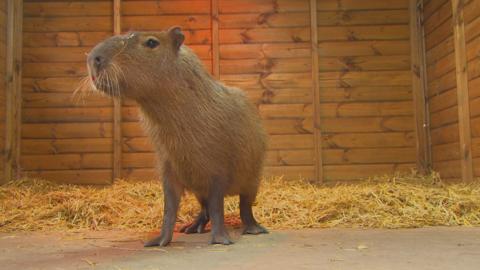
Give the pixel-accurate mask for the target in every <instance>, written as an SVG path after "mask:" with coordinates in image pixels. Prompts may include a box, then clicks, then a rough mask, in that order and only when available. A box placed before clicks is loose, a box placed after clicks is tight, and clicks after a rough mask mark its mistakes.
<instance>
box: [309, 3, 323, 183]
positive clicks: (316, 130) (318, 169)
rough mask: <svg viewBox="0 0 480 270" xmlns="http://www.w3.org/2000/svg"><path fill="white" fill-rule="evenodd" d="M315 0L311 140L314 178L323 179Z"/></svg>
mask: <svg viewBox="0 0 480 270" xmlns="http://www.w3.org/2000/svg"><path fill="white" fill-rule="evenodd" d="M317 24H318V22H317V0H310V29H311V32H310V35H311V38H310V40H311V45H312V46H311V54H312V56H311V57H312V63H311V65H312V66H311V70H312V97H313V107H314V109H313V115H312V118H313V136H314V138H313V140H314V145H315V147H314V150H315V151H314V153H315V164H314V166H315V180H316V182H318V183H320V182H322V181H323V159H322V154H323V151H322V130H321V119H320V85H319V77H318V70H319V61H318V32H317Z"/></svg>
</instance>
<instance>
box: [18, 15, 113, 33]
mask: <svg viewBox="0 0 480 270" xmlns="http://www.w3.org/2000/svg"><path fill="white" fill-rule="evenodd" d="M23 27H24V31H25V32H68V31H72V32H75V31H85V32H107V31H111V29H112V28H113V25H112V20H110V17H109V16H89V17H73V16H72V17H25V20H24V26H23Z"/></svg>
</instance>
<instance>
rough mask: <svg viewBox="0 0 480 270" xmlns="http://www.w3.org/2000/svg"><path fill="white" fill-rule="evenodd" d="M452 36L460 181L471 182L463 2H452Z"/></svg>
mask: <svg viewBox="0 0 480 270" xmlns="http://www.w3.org/2000/svg"><path fill="white" fill-rule="evenodd" d="M451 3H452V15H453V35H454V45H455V65H456V76H457V102H458V120H459V135H460V158H461V159H460V161H461V162H460V163H461V170H462V180H463V181H472V180H473V165H472V151H471V149H472V146H471V131H470V106H469V98H468V74H467V57H466V45H465V25H464V18H463V7H464V4H465V3H464V1H463V0H452V1H451Z"/></svg>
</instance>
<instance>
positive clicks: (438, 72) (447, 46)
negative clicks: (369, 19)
mask: <svg viewBox="0 0 480 270" xmlns="http://www.w3.org/2000/svg"><path fill="white" fill-rule="evenodd" d="M452 25H453V23H452V4H451V2H450V0H430V1H426V3H425V5H424V31H425V47H426V63H427V80H428V91H427V92H428V93H427V95H428V105H429V111H430V134H431V143H432V146H431V147H432V161H433V169H434V170H436V171H438V172H439V173H440V174H441V175H442V177H445V178H460V177H461V170H460V144H459V125H458V106H457V89H456V86H457V83H456V76H455V48H454V42H453V26H452Z"/></svg>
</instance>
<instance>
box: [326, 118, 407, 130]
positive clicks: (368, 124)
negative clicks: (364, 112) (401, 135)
mask: <svg viewBox="0 0 480 270" xmlns="http://www.w3.org/2000/svg"><path fill="white" fill-rule="evenodd" d="M413 129H414V121H413V117H411V116H394V117H351V118H343V117H339V118H324V119H322V131H323V132H325V133H360V132H389V131H412V130H413Z"/></svg>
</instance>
